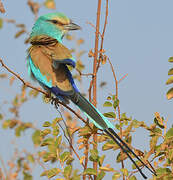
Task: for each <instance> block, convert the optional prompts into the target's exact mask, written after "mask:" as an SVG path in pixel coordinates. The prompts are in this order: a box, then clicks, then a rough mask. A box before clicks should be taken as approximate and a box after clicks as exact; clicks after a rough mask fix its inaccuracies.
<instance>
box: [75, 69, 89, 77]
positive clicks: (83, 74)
mask: <svg viewBox="0 0 173 180" xmlns="http://www.w3.org/2000/svg"><path fill="white" fill-rule="evenodd" d="M76 71H77V72H78V73H79V75H80V76H93V73H87V74H85V73H82V72H81V71H79V70H78V69H76Z"/></svg>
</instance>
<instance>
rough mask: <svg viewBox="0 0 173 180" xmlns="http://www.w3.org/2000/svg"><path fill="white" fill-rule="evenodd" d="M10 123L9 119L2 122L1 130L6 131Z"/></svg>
mask: <svg viewBox="0 0 173 180" xmlns="http://www.w3.org/2000/svg"><path fill="white" fill-rule="evenodd" d="M10 122H11V120H10V119H8V120H5V121H4V122H3V124H2V128H3V129H7V128H8V127H9V125H10Z"/></svg>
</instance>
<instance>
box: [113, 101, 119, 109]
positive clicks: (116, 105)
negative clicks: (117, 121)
mask: <svg viewBox="0 0 173 180" xmlns="http://www.w3.org/2000/svg"><path fill="white" fill-rule="evenodd" d="M119 102H120V101H119V99H115V101H114V104H113V107H114V109H116V108H117V107H118V105H119Z"/></svg>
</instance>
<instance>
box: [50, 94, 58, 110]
mask: <svg viewBox="0 0 173 180" xmlns="http://www.w3.org/2000/svg"><path fill="white" fill-rule="evenodd" d="M51 104H52V105H54V106H55V108H56V109H58V107H59V103H58V99H57V98H54V97H52V98H51Z"/></svg>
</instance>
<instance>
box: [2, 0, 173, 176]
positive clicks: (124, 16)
mask: <svg viewBox="0 0 173 180" xmlns="http://www.w3.org/2000/svg"><path fill="white" fill-rule="evenodd" d="M39 2H43V1H41V0H40V1H39ZM3 3H4V6H5V9H6V14H4V15H2V14H1V15H0V17H2V18H9V19H11V18H14V19H16V21H17V22H18V23H23V22H24V23H26V24H27V28H28V30H29V31H30V30H31V28H32V25H33V23H34V18H33V15H32V13H31V12H30V10H29V9H28V6H26V1H23V0H18V1H14V0H13V1H12V0H11V1H10V0H6V1H3ZM56 4H57V11H59V12H63V13H65V14H66V15H67V16H69V17H71V19H73V21H74V22H75V23H77V24H79V25H80V26H81V27H82V31H78V32H75V34H76V36H78V37H82V38H83V39H84V40H85V44H84V45H82V46H81V48H82V49H84V50H86V51H88V50H89V49H91V48H94V29H93V28H92V27H91V26H90V25H88V24H87V23H86V22H87V21H90V22H92V23H94V24H95V18H96V7H97V1H93V0H87V1H86V0H85V1H81V0H73V1H69V0H63V1H61V0H59V1H58V0H56ZM104 7H105V6H103V10H104ZM172 7H173V1H172V0H167V1H163V0H145V1H140V0H131V1H129V0H121V1H120V0H119V1H118V0H113V1H110V3H109V17H108V25H107V30H106V34H105V43H104V48H105V49H106V51H107V52H106V54H107V55H108V56H109V57H110V59H111V61H112V64H113V66H114V68H115V71H116V74H117V77H118V79H119V78H121V77H122V76H123V75H125V74H126V73H128V77H126V78H125V79H124V80H123V81H122V82H121V83H120V87H119V95H120V96H119V99H120V108H121V112H127V115H128V116H132V117H133V118H136V119H137V120H140V121H145V123H147V124H148V125H149V124H151V123H152V122H153V118H154V112H156V111H157V112H160V114H161V115H162V116H164V117H165V118H168V119H169V120H168V125H169V127H171V125H172V117H173V111H172V106H173V101H168V100H167V99H166V92H167V90H168V89H169V88H168V87H167V86H166V85H165V82H166V80H167V79H168V75H167V72H168V69H170V68H171V65H170V64H169V63H168V58H169V57H170V56H173V46H172V42H173V20H172V19H173V15H172ZM47 12H52V11H50V10H47V9H46V8H42V9H41V10H40V12H39V15H41V14H45V13H47ZM103 15H104V13H103ZM103 17H104V16H103ZM15 33H16V28H14V27H13V25H11V24H4V28H3V29H2V30H0V57H2V58H3V59H4V62H5V63H6V64H7V65H8V66H9V67H10V68H12V69H13V70H14V71H15V72H18V73H19V74H20V75H21V76H22V77H24V78H25V79H27V80H29V77H28V75H27V68H26V60H25V59H26V49H27V47H28V46H26V45H24V44H23V41H24V37H23V36H22V37H20V38H19V39H16V40H14V34H15ZM82 61H83V62H84V63H85V64H86V66H87V68H86V72H91V71H92V61H91V59H89V58H88V57H87V54H86V55H85V56H84V57H83V59H82ZM3 72H5V71H3ZM98 76H99V77H98V78H99V81H108V85H107V86H106V88H105V89H104V90H101V91H99V92H98V94H99V95H98V107H99V109H100V110H101V111H102V112H104V111H105V109H103V108H102V104H103V102H104V101H105V99H106V97H107V96H108V93H114V81H113V76H112V73H111V70H110V66H109V64H108V63H107V64H106V65H105V66H103V68H101V69H100V71H99V73H98ZM84 82H85V84H87V83H89V79H87V78H84ZM3 84H4V85H3V87H2V88H1V89H0V99H6V97H9V100H10V99H11V98H12V97H13V94H14V93H17V92H18V90H19V88H17V86H20V85H21V83H20V82H19V81H16V83H15V84H14V85H13V86H12V87H11V88H10V89H9V87H8V86H7V84H8V83H6V82H3ZM15 86H16V88H15ZM83 89H84V91H85V92H87V90H88V86H85V88H83ZM35 107H37V108H35ZM38 108H39V110H38ZM40 112H41V113H40ZM21 115H22V117H24V121H37V124H38V125H41V124H42V122H43V121H46V120H49V119H50V120H51V119H53V118H54V117H55V110H53V108H52V107H51V106H48V105H45V104H43V103H42V100H41V96H40V97H39V98H38V99H37V100H33V101H31V102H29V103H27V104H25V105H24V107H23V111H22V112H21ZM39 121H40V123H39ZM7 132H8V133H9V136H7ZM1 134H2V135H1V137H0V140H1V141H2V140H4V136H6V139H5V140H6V141H5V142H4V146H3V147H2V148H1V149H0V154H1V156H2V154H3V155H4V156H6V157H7V156H10V155H11V153H12V151H10V150H8V151H7V148H8V147H9V145H8V144H9V142H10V141H11V140H10V139H11V136H10V135H13V133H12V132H11V131H2V133H1ZM144 134H145V135H144ZM148 135H149V134H146V131H142V132H141V130H138V131H137V132H136V133H135V135H134V139H133V140H134V142H133V145H134V146H135V147H136V148H140V149H141V150H145V149H146V148H147V147H148V145H149V143H148V140H147V141H145V139H146V138H147V136H148ZM26 138H28V139H29V137H28V136H27V134H26ZM25 141H26V140H25ZM21 143H23V142H22V140H21ZM24 147H25V146H24ZM25 148H26V147H25ZM109 153H110V151H109ZM113 153H114V152H112V154H113ZM114 165H115V163H114ZM145 172H147V171H145ZM147 174H149V173H148V172H147Z"/></svg>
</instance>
